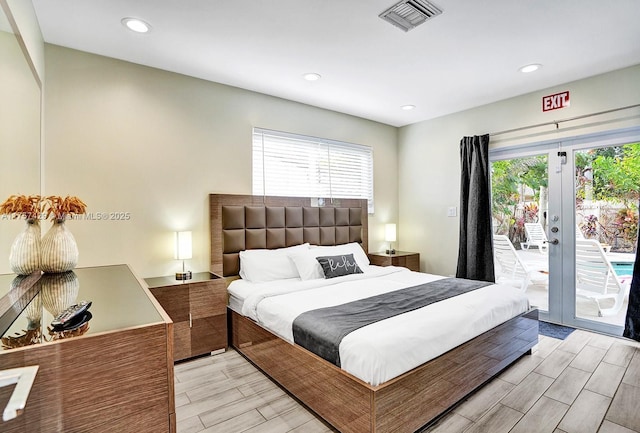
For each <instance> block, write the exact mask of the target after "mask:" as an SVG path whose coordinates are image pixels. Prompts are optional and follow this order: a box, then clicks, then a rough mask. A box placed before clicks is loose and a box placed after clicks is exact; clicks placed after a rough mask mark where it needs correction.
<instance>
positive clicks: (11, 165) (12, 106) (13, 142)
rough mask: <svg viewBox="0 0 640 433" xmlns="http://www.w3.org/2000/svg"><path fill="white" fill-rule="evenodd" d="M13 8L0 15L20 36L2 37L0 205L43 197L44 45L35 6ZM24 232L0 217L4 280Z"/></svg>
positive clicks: (21, 224)
mask: <svg viewBox="0 0 640 433" xmlns="http://www.w3.org/2000/svg"><path fill="white" fill-rule="evenodd" d="M9 5H10V7H9V8H8V9H6V8H7V5H6V4H5V5H4V7H3V8H2V9H0V21H2V22H4V26H0V27H3V28H5V27H6V29H7V30H8V29H9V26H8V22H9V21H8V20H7V21H5V18H4V15H5V10H7V11H8V13H9V14H10V17H11V18H10V19H11V20H12V21H13V22H14V24H15V25H16V26H17V31H18V33H19V35H18V36H16V35H14V34H13V33H7V32H5V31H0V97H1V98H2V101H3V102H2V104H0V161H2V171H0V201H4V200H5V199H6V198H7V197H9V196H11V195H14V194H24V195H33V194H39V193H40V168H41V167H40V150H41V143H40V106H41V99H40V94H41V93H40V87H39V82H38V80H39V78H36V77H38V76H37V75H36V73H35V67H34V66H33V65H34V64H40V65H42V67H43V66H44V55H43V54H44V50H41V51H40V54H42V55H43V56H42V58H41V60H42V62H40V57H39V55H38V44H40V45H42V46H44V43H43V42H42V36H41V35H40V29H39V28H38V27H37V21H36V17H35V12H33V7H32V5H31V2H30V1H22V0H21V1H20V2H15V1H10V2H9ZM34 23H35V24H36V25H35V27H34V26H33V24H34ZM26 42H28V47H29V50H27V47H26V46H25V43H26ZM30 55H32V56H30ZM43 69H44V68H42V71H43ZM25 226H26V224H25V223H24V221H21V220H20V221H19V220H13V221H10V220H6V219H5V218H4V216H0V274H4V273H11V269H10V267H9V252H10V249H11V244H12V243H13V241H14V239H15V237H16V236H17V235H18V234H19V233H20V232H21V231H23V230H24V229H25Z"/></svg>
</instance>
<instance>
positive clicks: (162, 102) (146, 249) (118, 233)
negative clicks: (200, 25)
mask: <svg viewBox="0 0 640 433" xmlns="http://www.w3.org/2000/svg"><path fill="white" fill-rule="evenodd" d="M45 59H46V86H45V104H44V105H45V117H46V124H45V141H46V150H45V164H46V167H47V170H46V173H45V180H44V184H45V190H46V191H45V193H46V194H47V195H52V194H53V195H63V196H64V195H67V194H68V195H76V196H78V197H80V198H81V199H82V200H84V201H85V202H86V203H87V205H88V212H92V213H94V214H95V213H97V212H107V213H111V212H129V213H130V215H131V219H130V220H128V221H95V220H94V221H86V220H83V221H70V222H68V227H69V229H70V230H71V232H72V233H73V234H74V235H75V237H76V240H77V242H78V247H79V250H80V260H79V263H78V266H94V265H104V264H111V263H129V264H131V265H132V267H133V269H134V271H136V272H137V273H138V275H140V276H141V277H150V276H160V275H169V274H171V273H173V272H175V271H176V270H177V269H178V268H179V266H180V264H179V263H178V262H177V261H175V260H173V257H172V254H173V232H174V231H175V230H185V229H189V230H192V231H193V236H194V259H193V260H191V261H190V263H189V265H190V268H191V269H192V270H193V271H206V270H208V269H209V222H208V194H209V193H213V192H217V193H236V194H250V193H251V133H252V127H254V126H258V127H263V128H269V129H274V130H281V131H289V132H294V133H300V134H306V135H312V136H318V137H325V138H331V139H336V140H342V141H347V142H352V143H359V144H364V145H370V146H372V147H373V150H374V182H375V207H376V213H375V215H372V216H371V217H370V219H369V224H370V232H369V242H370V249H372V250H375V249H379V248H382V246H383V244H384V242H383V238H384V235H383V230H384V223H386V222H389V221H396V220H397V217H398V210H397V203H398V201H397V191H398V183H397V179H398V174H397V128H394V127H391V126H388V125H383V124H380V123H376V122H372V121H368V120H364V119H361V118H356V117H353V116H349V115H345V114H341V113H337V112H333V111H328V110H324V109H319V108H315V107H311V106H308V105H304V104H299V103H296V102H292V101H287V100H283V99H279V98H274V97H270V96H266V95H263V94H258V93H254V92H250V91H247V90H242V89H238V88H234V87H229V86H225V85H221V84H217V83H212V82H207V81H203V80H199V79H194V78H190V77H186V76H183V75H179V74H175V73H171V72H166V71H161V70H157V69H152V68H148V67H144V66H139V65H135V64H132V63H127V62H123V61H119V60H114V59H110V58H106V57H101V56H96V55H92V54H88V53H84V52H79V51H74V50H70V49H67V48H62V47H58V46H53V45H46V49H45ZM47 228H48V224H46V225H44V226H43V232H44V230H46V229H47Z"/></svg>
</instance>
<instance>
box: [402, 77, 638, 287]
mask: <svg viewBox="0 0 640 433" xmlns="http://www.w3.org/2000/svg"><path fill="white" fill-rule="evenodd" d="M564 90H569V91H570V98H571V106H570V107H569V108H564V109H561V110H555V111H549V112H546V113H543V112H542V109H541V106H542V102H541V99H542V96H544V95H549V94H553V93H558V92H561V91H564ZM638 103H640V66H635V67H631V68H626V69H622V70H618V71H614V72H611V73H608V74H604V75H599V76H596V77H591V78H588V79H584V80H580V81H576V82H572V83H568V84H565V85H560V86H556V87H553V88H549V89H546V90H543V91H540V92H535V93H531V94H527V95H522V96H519V97H516V98H511V99H507V100H504V101H500V102H497V103H494V104H490V105H486V106H482V107H478V108H475V109H471V110H466V111H463V112H459V113H455V114H452V115H448V116H444V117H441V118H437V119H433V120H428V121H424V122H420V123H416V124H413V125H409V126H405V127H403V128H401V129H400V131H399V140H398V166H399V170H398V173H399V180H398V187H399V195H398V198H399V212H400V222H399V226H398V231H399V242H400V245H401V246H402V249H403V250H410V251H417V252H420V254H421V256H420V258H421V269H422V271H423V272H431V273H437V274H442V275H452V274H454V273H455V269H456V262H457V257H458V230H459V225H458V224H459V218H458V217H455V218H451V217H447V216H446V215H447V214H446V211H447V207H450V206H456V207H458V209H459V202H460V198H459V194H460V188H459V185H460V156H459V153H460V145H459V143H460V139H461V138H462V137H463V136H468V135H481V134H485V133H491V132H497V131H504V130H508V129H512V128H518V127H521V126H527V125H534V124H539V123H544V122H549V121H552V120H559V119H565V118H570V117H575V116H581V115H585V114H590V113H594V112H599V111H604V110H610V109H614V108H618V107H623V106H628V105H633V104H638ZM637 125H640V109H638V108H635V109H631V110H626V111H622V112H617V113H612V114H607V115H602V116H598V117H593V118H589V119H582V120H579V121H573V122H567V123H562V124H560V126H559V129H557V130H556V128H555V126H547V127H540V128H535V129H531V130H527V131H522V132H519V133H513V134H505V135H499V136H496V137H492V139H491V142H490V143H491V144H490V147H491V148H498V147H506V146H514V145H521V144H525V143H536V142H540V141H545V140H549V139H553V138H564V137H572V136H577V135H583V134H587V133H593V132H600V131H607V130H615V129H619V128H625V127H630V126H637Z"/></svg>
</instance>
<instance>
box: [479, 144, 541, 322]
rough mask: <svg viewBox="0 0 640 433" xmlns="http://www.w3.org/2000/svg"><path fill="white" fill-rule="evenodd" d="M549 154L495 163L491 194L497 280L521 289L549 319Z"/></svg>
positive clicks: (511, 155) (512, 157)
mask: <svg viewBox="0 0 640 433" xmlns="http://www.w3.org/2000/svg"><path fill="white" fill-rule="evenodd" d="M549 155H550V150H547V151H544V152H541V149H533V151H527V150H526V149H525V150H523V151H520V152H517V153H514V152H509V153H508V154H506V155H505V157H504V158H499V157H497V158H492V161H491V194H492V217H493V218H492V224H493V233H494V258H495V267H496V280H497V281H498V282H501V283H505V284H509V285H513V286H515V287H517V288H518V289H520V290H523V291H524V292H525V294H526V295H527V297H528V298H529V303H530V304H531V305H532V306H536V307H537V308H538V309H539V310H540V312H541V314H543V315H545V316H546V315H548V314H549V293H550V292H549V284H550V280H549V276H550V273H549V271H550V270H549V252H550V249H549V244H548V237H547V233H548V229H549V185H550V183H549V181H550V177H549V158H550V156H549Z"/></svg>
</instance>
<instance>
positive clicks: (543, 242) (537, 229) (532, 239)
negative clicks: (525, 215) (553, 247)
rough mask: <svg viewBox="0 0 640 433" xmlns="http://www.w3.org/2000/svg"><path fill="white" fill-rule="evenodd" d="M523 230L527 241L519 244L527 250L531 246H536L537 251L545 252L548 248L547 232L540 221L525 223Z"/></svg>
mask: <svg viewBox="0 0 640 433" xmlns="http://www.w3.org/2000/svg"><path fill="white" fill-rule="evenodd" d="M524 231H525V233H526V234H527V241H526V242H521V243H520V246H521V247H522V248H523V249H525V250H528V249H529V247H531V246H536V247H538V251H540V252H541V253H546V252H547V251H548V250H549V244H548V243H547V242H548V239H547V234H546V233H545V232H544V229H543V228H542V224H540V223H525V224H524Z"/></svg>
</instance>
